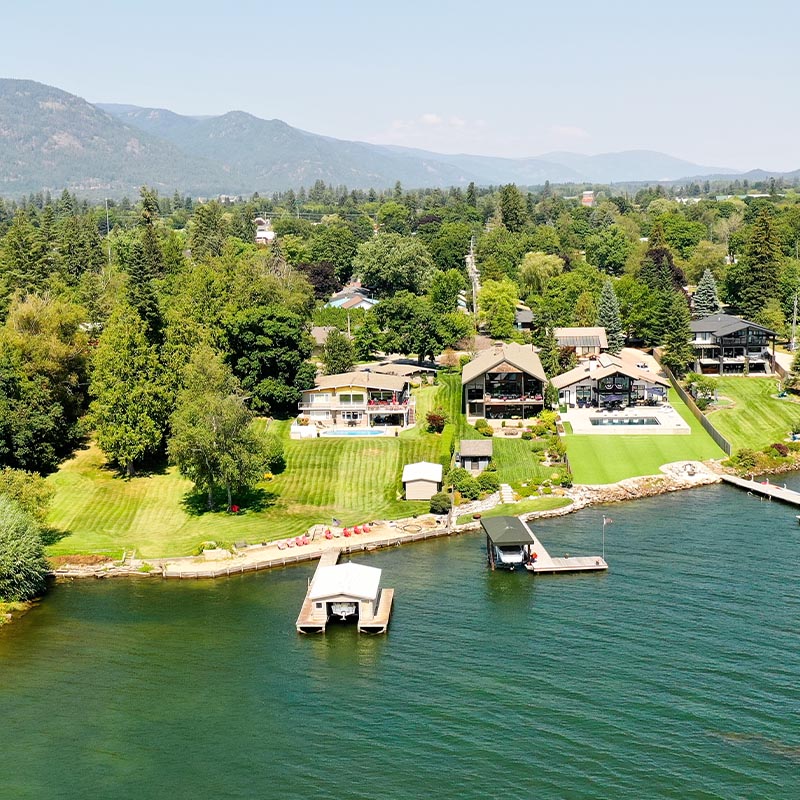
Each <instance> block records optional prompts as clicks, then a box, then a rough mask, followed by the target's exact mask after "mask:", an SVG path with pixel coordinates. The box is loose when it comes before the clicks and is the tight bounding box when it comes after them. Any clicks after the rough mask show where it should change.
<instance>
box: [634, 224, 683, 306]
mask: <svg viewBox="0 0 800 800" xmlns="http://www.w3.org/2000/svg"><path fill="white" fill-rule="evenodd" d="M639 277H640V279H641V280H642V281H644V283H646V284H647V285H648V286H649V287H650V288H651V289H653V290H654V291H657V292H658V291H666V290H671V289H675V290H680V289H682V287H683V285H684V284H685V283H686V276H685V275H684V274H683V271H682V270H681V269H680V267H677V266H675V259H674V258H673V257H672V251H671V250H670V249H669V245H668V244H667V240H666V237H665V236H664V226H663V225H662V224H661V222H656V224H655V225H653V227H652V230H651V231H650V239H649V241H648V246H647V250H646V252H645V254H644V258H643V259H642V268H641V272H640V273H639Z"/></svg>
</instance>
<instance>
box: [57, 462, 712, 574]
mask: <svg viewBox="0 0 800 800" xmlns="http://www.w3.org/2000/svg"><path fill="white" fill-rule="evenodd" d="M661 471H662V473H663V474H661V475H650V476H644V477H638V478H628V479H626V480H623V481H620V482H619V483H615V484H605V485H596V486H591V485H576V486H573V487H572V488H570V489H565V490H563V492H562V496H563V497H565V498H568V499H569V500H571V503H570V505H568V506H564V507H563V508H556V509H550V510H547V511H532V512H529V513H526V514H522V515H520V516H521V517H522V518H523V519H525V520H533V519H546V518H551V517H561V516H565V515H567V514H572V513H573V512H575V511H578V510H580V509H582V508H587V507H589V506H594V505H602V504H607V503H619V502H624V501H628V500H637V499H642V498H645V497H655V496H658V495H661V494H669V493H671V492H677V491H683V490H684V489H693V488H696V487H698V486H707V485H709V484H712V483H719V482H720V480H721V479H720V476H719V466H718V465H716V464H713V463H712V464H704V463H701V462H698V461H681V462H676V463H673V464H665V465H664V466H662V467H661ZM499 503H500V497H499V494H498V493H495V494H494V495H492V496H491V497H489V498H486V499H485V500H482V501H479V502H474V503H468V504H464V505H463V506H460V507H458V508H456V509H455V510H454V517H458V516H463V515H466V514H481V513H485V512H486V511H490V510H491V509H492V508H494V507H495V506H497V505H498V504H499ZM479 526H480V522H479V521H478V520H470V521H469V522H467V523H464V524H462V525H453V526H452V527H451V528H450V530H448V529H447V527H446V525H444V523H443V521H442V520H441V518H437V517H434V516H433V515H425V516H424V517H419V518H409V519H406V520H396V521H393V522H386V523H383V524H382V527H381V529H380V530H375V531H374V535H372V536H369V537H364V538H362V539H360V540H350V541H348V542H344V541H342V540H338V539H337V540H334V541H331V542H327V543H324V542H320V543H319V546H317V547H311V548H310V549H308V550H304V551H300V552H296V553H292V554H291V555H289V556H288V557H285V556H284V557H281V556H280V555H279V554H278V553H277V548H276V547H275V546H274V543H273V545H271V546H268V548H267V550H264V549H263V548H261V547H260V546H254V547H253V548H246V549H245V550H243V551H240V552H238V553H237V554H236V555H235V556H229V557H228V558H226V559H225V560H220V561H219V562H218V563H217V562H216V561H209V560H208V559H206V560H203V559H198V558H192V557H184V558H174V559H160V558H151V559H133V560H129V561H127V562H125V563H124V564H115V563H112V562H106V563H104V564H81V563H79V562H80V558H76V562H78V563H75V564H70V563H69V562H66V563H63V564H62V565H61V566H60V567H59V569H56V570H54V571H53V573H52V574H53V575H54V576H55V577H56V578H57V579H61V580H63V579H72V578H111V577H128V578H147V577H159V578H168V577H179V578H200V577H216V576H219V575H234V574H241V573H243V572H246V571H254V570H258V569H271V568H275V567H280V566H285V565H287V564H290V563H301V562H303V561H310V560H312V559H314V558H317V557H318V556H319V555H320V553H321V552H322V551H323V549H324V547H325V546H346V547H347V548H348V549H349V550H350V552H358V551H365V550H373V549H378V548H381V547H388V546H397V545H400V544H404V543H406V542H411V541H421V540H426V539H430V538H436V537H440V536H448V535H453V534H460V533H467V532H469V531H473V530H476V529H477V528H478V527H479ZM411 528H416V529H417V532H416V533H413V534H410V533H409V530H410V529H411ZM270 548H271V549H270ZM272 550H275V552H274V553H272ZM284 554H285V551H284ZM259 558H260V559H261V560H260V561H259V560H258V559H259Z"/></svg>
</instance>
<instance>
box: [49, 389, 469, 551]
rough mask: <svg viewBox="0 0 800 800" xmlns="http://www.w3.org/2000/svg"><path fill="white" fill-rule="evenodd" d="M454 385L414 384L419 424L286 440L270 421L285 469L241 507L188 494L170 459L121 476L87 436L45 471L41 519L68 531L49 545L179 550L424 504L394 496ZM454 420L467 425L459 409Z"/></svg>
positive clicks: (433, 441)
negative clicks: (207, 508)
mask: <svg viewBox="0 0 800 800" xmlns="http://www.w3.org/2000/svg"><path fill="white" fill-rule="evenodd" d="M460 390H461V384H460V380H459V377H458V376H457V375H447V376H444V377H443V380H442V382H441V383H440V384H439V385H437V386H429V387H423V388H421V389H419V390H418V391H417V402H418V420H419V422H418V425H417V426H416V427H415V428H413V429H410V430H408V431H404V432H403V433H401V435H400V436H398V437H387V438H364V439H359V438H350V439H334V438H329V439H314V440H311V441H292V440H290V439H289V422H288V421H286V422H273V423H271V428H270V430H271V431H273V432H275V433H278V434H279V435H280V436H281V437H282V438H283V440H284V446H285V455H286V469H285V470H284V471H283V472H282V473H281V474H280V475H276V476H275V477H274V478H273V479H272V480H271V481H267V482H264V483H262V484H260V485H259V486H258V487H256V491H255V492H253V493H252V495H251V496H250V498H249V499H248V500H246V501H244V502H241V503H240V505H241V506H242V507H243V512H242V513H240V514H238V515H232V514H228V513H227V512H224V511H218V512H203V511H202V503H200V504H199V505H200V508H198V507H197V504H196V503H195V502H193V497H192V484H191V482H190V481H188V480H186V479H185V478H183V477H181V476H180V474H179V473H178V471H177V470H176V469H175V468H174V467H170V468H167V469H165V470H164V471H163V472H160V473H157V474H152V475H142V476H137V477H135V478H132V479H130V480H125V479H123V478H120V477H119V476H118V475H117V474H116V472H114V471H113V470H111V469H109V468H108V466H107V465H106V462H105V458H104V456H103V454H102V453H101V452H100V450H99V449H98V448H97V447H96V446H94V445H92V446H90V447H88V448H87V449H85V450H81V451H79V452H78V453H77V454H76V455H75V457H74V458H72V459H70V460H69V461H67V462H66V463H64V464H63V465H62V467H61V469H60V470H59V471H58V472H57V473H55V474H54V475H51V476H50V477H49V478H48V481H50V482H51V483H52V485H53V486H54V487H55V490H56V494H55V498H54V500H53V505H52V508H51V513H50V516H49V519H48V523H49V524H50V525H52V526H53V527H55V528H58V529H59V530H62V531H65V532H66V535H65V536H64V537H63V538H62V539H61V540H60V541H58V542H57V543H56V544H54V545H53V546H51V547H50V548H49V549H48V552H49V553H50V554H51V555H59V554H67V553H69V554H72V553H103V554H107V555H109V556H111V557H113V558H119V557H120V556H121V554H122V552H123V551H125V550H128V551H131V550H134V549H135V550H136V552H137V554H138V555H140V556H143V557H148V556H149V557H151V558H152V557H156V556H175V555H186V554H189V553H191V552H192V551H193V550H194V549H195V548H196V547H197V545H198V544H199V543H200V542H203V541H208V540H212V541H216V542H221V543H226V544H230V543H232V542H236V541H247V542H257V541H268V540H272V539H280V538H283V537H286V536H291V535H297V534H299V533H301V532H303V531H305V530H307V529H308V528H309V527H310V526H311V525H314V524H316V523H321V522H322V523H324V522H328V521H330V520H331V518H333V517H336V518H338V519H340V520H342V521H343V522H344V523H345V524H348V525H351V524H355V523H358V522H364V521H366V520H368V519H396V518H400V517H406V516H410V515H412V514H421V513H425V512H427V511H428V503H425V502H409V501H405V500H401V499H399V494H400V491H401V489H402V486H401V483H400V476H401V473H402V469H403V465H404V464H407V463H410V462H414V461H434V462H438V461H439V457H440V448H441V437H440V436H439V435H437V434H430V433H427V432H425V431H424V430H423V426H424V420H425V417H424V415H425V413H426V411H427V410H428V409H429V408H432V407H434V406H437V405H441V406H443V407H444V408H446V409H447V410H448V411H449V412H450V411H451V409H460V405H459V404H460V399H459V397H460ZM451 413H452V412H451ZM451 419H454V420H456V421H457V426H458V427H459V428H460V429H462V430H466V422H465V421H463V417H461V416H460V414H459V415H458V416H454V417H451ZM261 425H262V430H264V429H266V422H263V423H261Z"/></svg>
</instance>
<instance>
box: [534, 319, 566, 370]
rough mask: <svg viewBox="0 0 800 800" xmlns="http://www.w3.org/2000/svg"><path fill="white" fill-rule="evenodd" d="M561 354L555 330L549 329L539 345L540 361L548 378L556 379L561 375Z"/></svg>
mask: <svg viewBox="0 0 800 800" xmlns="http://www.w3.org/2000/svg"><path fill="white" fill-rule="evenodd" d="M560 355H561V352H560V351H559V349H558V340H557V339H556V335H555V333H554V332H553V329H552V328H550V327H548V328H546V329H545V331H544V333H543V334H542V337H541V340H540V344H539V360H540V361H541V362H542V369H544V374H545V375H547V376H548V378H554V377H555V376H556V375H558V374H559V371H560V362H559V356H560Z"/></svg>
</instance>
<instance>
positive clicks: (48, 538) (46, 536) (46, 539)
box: [42, 527, 73, 547]
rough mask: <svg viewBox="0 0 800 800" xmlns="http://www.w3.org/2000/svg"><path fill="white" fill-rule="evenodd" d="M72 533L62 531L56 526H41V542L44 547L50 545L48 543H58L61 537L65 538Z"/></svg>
mask: <svg viewBox="0 0 800 800" xmlns="http://www.w3.org/2000/svg"><path fill="white" fill-rule="evenodd" d="M72 535H73V534H72V531H62V530H59V529H58V528H50V527H43V528H42V543H43V544H44V546H45V547H50V545H52V544H58V543H59V542H60V541H61V540H62V539H66V538H68V537H70V536H72Z"/></svg>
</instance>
